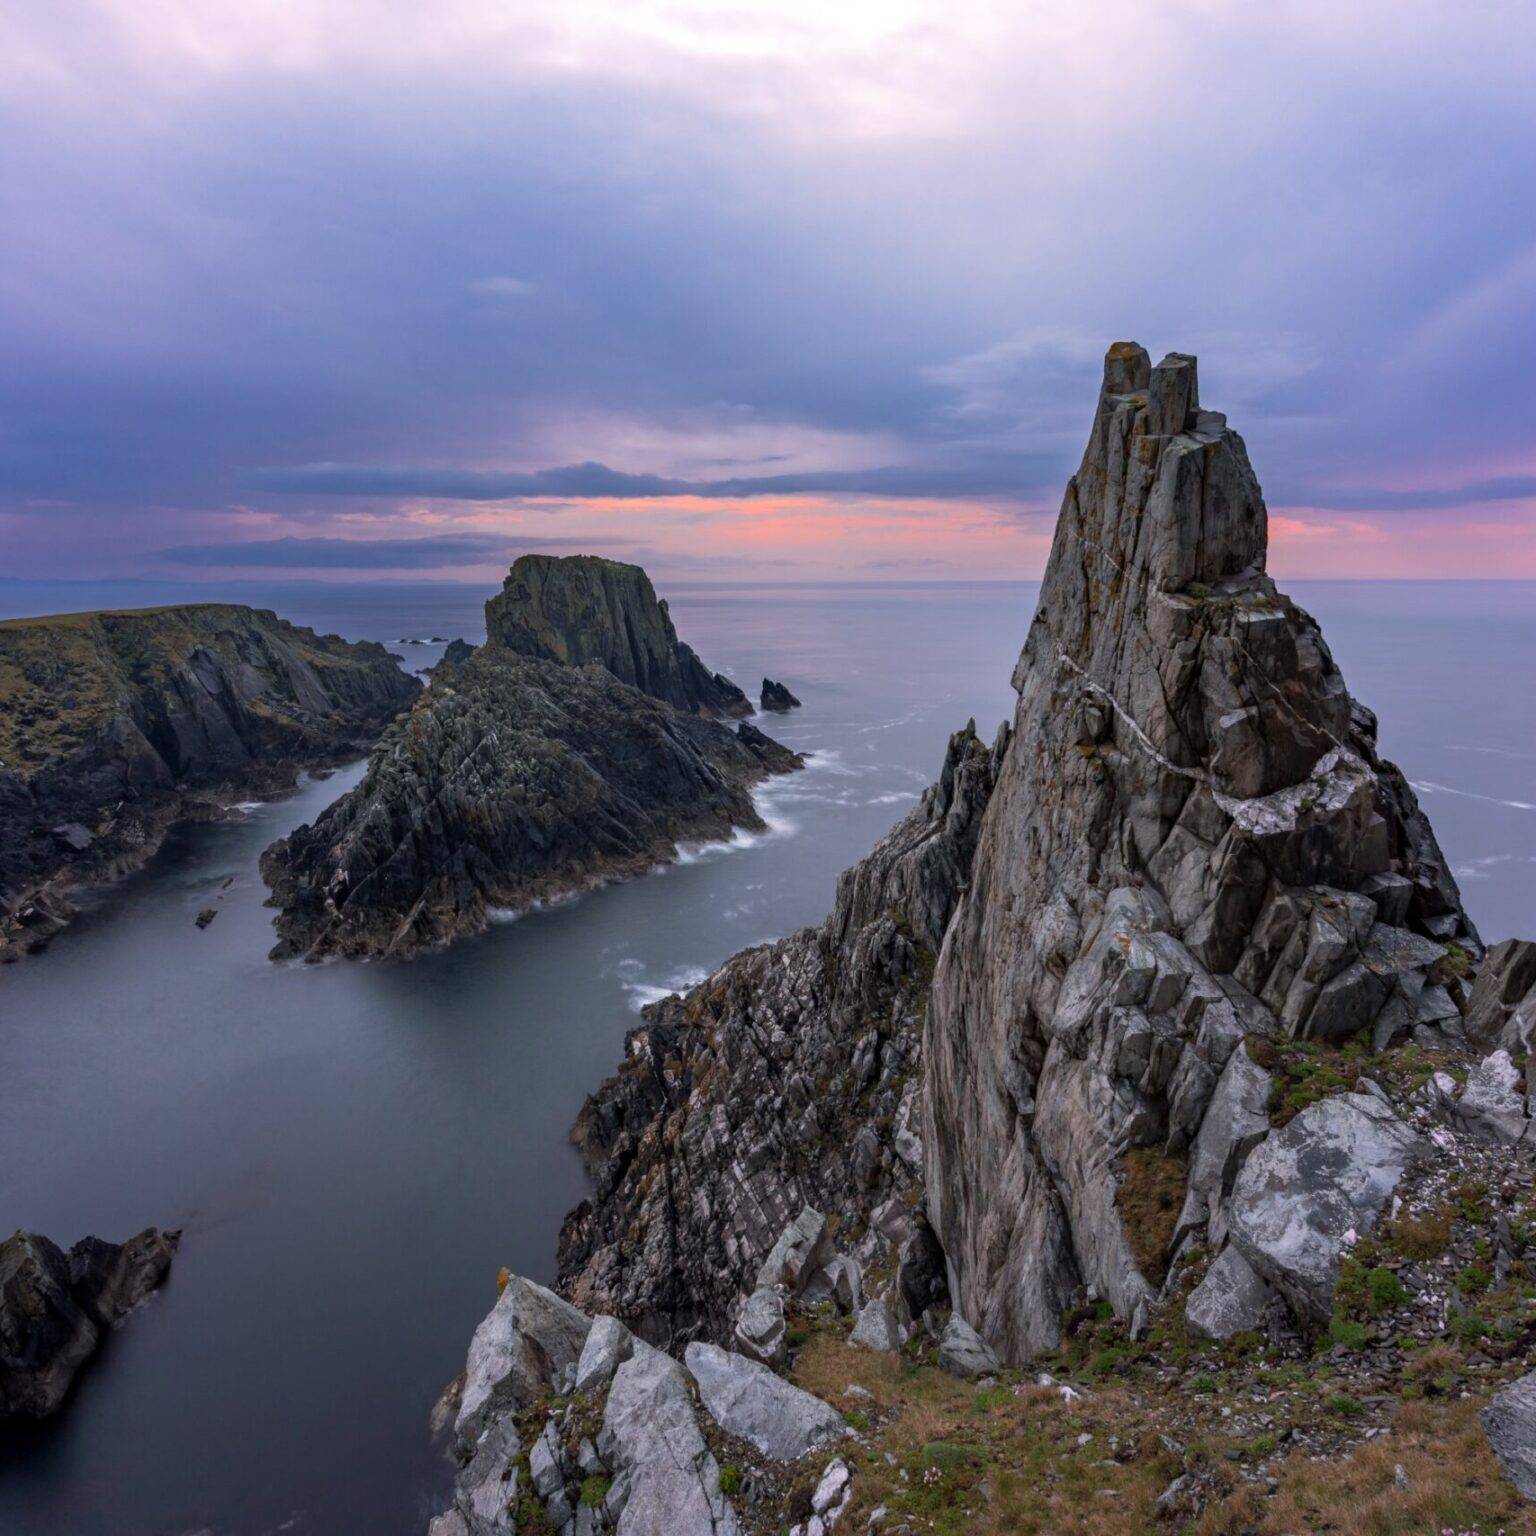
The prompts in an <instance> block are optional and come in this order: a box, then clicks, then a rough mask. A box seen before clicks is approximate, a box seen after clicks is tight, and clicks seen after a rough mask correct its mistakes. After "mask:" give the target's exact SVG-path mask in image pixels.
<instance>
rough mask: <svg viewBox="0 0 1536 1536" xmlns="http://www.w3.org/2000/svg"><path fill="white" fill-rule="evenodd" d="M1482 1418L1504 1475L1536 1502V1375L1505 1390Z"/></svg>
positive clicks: (1523, 1377) (1514, 1383) (1531, 1375)
mask: <svg viewBox="0 0 1536 1536" xmlns="http://www.w3.org/2000/svg"><path fill="white" fill-rule="evenodd" d="M1481 1417H1482V1423H1483V1432H1484V1433H1485V1434H1486V1435H1487V1436H1488V1443H1489V1444H1490V1445H1491V1446H1492V1447H1493V1454H1494V1455H1495V1456H1497V1457H1498V1459H1499V1465H1500V1466H1501V1467H1502V1468H1503V1469H1504V1475H1505V1476H1506V1477H1507V1478H1508V1479H1509V1480H1510V1482H1512V1483H1513V1484H1514V1485H1515V1487H1516V1488H1518V1489H1519V1490H1520V1492H1521V1493H1522V1494H1523V1495H1524V1496H1525V1497H1526V1498H1527V1499H1532V1500H1536V1371H1532V1372H1531V1373H1530V1374H1529V1375H1527V1376H1522V1377H1520V1379H1519V1380H1518V1381H1513V1382H1511V1383H1510V1384H1509V1385H1508V1386H1507V1387H1505V1388H1504V1390H1503V1391H1502V1392H1500V1393H1498V1394H1497V1395H1496V1396H1495V1397H1494V1399H1493V1401H1492V1402H1490V1403H1489V1404H1488V1406H1487V1407H1486V1408H1484V1409H1483V1412H1482V1416H1481Z"/></svg>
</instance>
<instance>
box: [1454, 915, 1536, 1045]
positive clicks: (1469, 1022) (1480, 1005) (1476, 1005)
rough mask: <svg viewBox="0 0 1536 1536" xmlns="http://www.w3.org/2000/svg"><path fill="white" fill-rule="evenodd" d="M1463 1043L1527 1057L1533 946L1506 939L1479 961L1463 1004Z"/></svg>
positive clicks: (1534, 1032)
mask: <svg viewBox="0 0 1536 1536" xmlns="http://www.w3.org/2000/svg"><path fill="white" fill-rule="evenodd" d="M1466 1030H1467V1039H1469V1040H1470V1041H1471V1042H1472V1043H1473V1044H1474V1045H1476V1046H1478V1047H1480V1048H1481V1049H1483V1050H1492V1049H1493V1048H1495V1047H1498V1046H1502V1047H1503V1048H1504V1049H1505V1050H1506V1051H1508V1052H1510V1054H1511V1055H1525V1054H1527V1053H1528V1052H1529V1051H1530V1049H1531V1046H1532V1044H1533V1043H1536V943H1532V942H1531V941H1530V940H1529V939H1506V940H1505V941H1504V942H1503V943H1502V944H1495V945H1494V946H1493V947H1492V948H1491V949H1490V950H1489V951H1488V953H1487V955H1486V956H1485V957H1484V959H1483V963H1482V966H1481V968H1480V969H1479V971H1478V973H1477V980H1476V981H1475V982H1473V984H1472V995H1471V997H1470V998H1469V999H1468V1001H1467V1017H1466Z"/></svg>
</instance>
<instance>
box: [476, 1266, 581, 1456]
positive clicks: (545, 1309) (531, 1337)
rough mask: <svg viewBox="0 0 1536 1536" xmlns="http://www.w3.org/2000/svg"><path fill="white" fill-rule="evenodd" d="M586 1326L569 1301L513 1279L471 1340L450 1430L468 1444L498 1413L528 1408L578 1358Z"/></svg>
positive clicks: (531, 1282) (526, 1281)
mask: <svg viewBox="0 0 1536 1536" xmlns="http://www.w3.org/2000/svg"><path fill="white" fill-rule="evenodd" d="M591 1326H592V1324H591V1322H590V1321H589V1320H588V1319H587V1318H585V1317H583V1316H582V1315H581V1313H580V1312H578V1311H577V1310H576V1308H575V1307H573V1306H572V1305H571V1304H570V1303H569V1302H568V1301H564V1300H562V1299H561V1298H560V1297H559V1296H556V1295H555V1293H554V1292H553V1291H550V1290H546V1289H545V1288H544V1287H543V1286H542V1285H537V1284H535V1283H534V1282H533V1281H532V1280H525V1279H523V1277H522V1276H521V1275H513V1276H512V1277H511V1278H510V1279H509V1280H508V1281H507V1284H506V1287H505V1289H504V1290H503V1291H502V1293H501V1295H500V1297H498V1298H497V1301H496V1305H495V1306H494V1307H492V1308H491V1310H490V1312H489V1313H487V1314H486V1316H485V1318H484V1320H483V1321H482V1322H481V1324H480V1326H479V1327H478V1328H476V1329H475V1336H474V1338H473V1339H471V1340H470V1345H469V1359H468V1361H467V1363H466V1365H465V1372H464V1395H463V1398H462V1400H461V1402H460V1406H459V1415H458V1418H457V1419H455V1421H454V1430H455V1432H456V1433H457V1434H458V1436H459V1438H460V1439H461V1440H464V1441H469V1442H473V1441H474V1440H476V1439H477V1438H478V1437H479V1435H480V1433H481V1431H482V1430H483V1429H484V1428H485V1426H486V1424H487V1422H488V1421H489V1420H490V1418H491V1417H492V1415H493V1414H495V1413H496V1412H497V1411H498V1410H500V1409H502V1408H504V1407H509V1408H511V1409H512V1410H513V1411H514V1412H517V1411H520V1410H521V1409H523V1408H526V1407H528V1405H529V1404H530V1403H532V1402H533V1401H534V1399H535V1398H537V1397H538V1396H539V1394H540V1393H541V1392H543V1390H544V1389H545V1387H547V1386H548V1385H549V1382H550V1379H551V1378H552V1377H553V1376H554V1374H555V1372H556V1371H562V1370H564V1369H566V1368H567V1367H568V1366H572V1365H575V1364H576V1362H577V1361H578V1360H579V1359H580V1358H581V1351H582V1346H583V1345H584V1344H585V1343H586V1340H587V1333H588V1331H589V1330H590V1328H591Z"/></svg>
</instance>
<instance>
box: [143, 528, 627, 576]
mask: <svg viewBox="0 0 1536 1536" xmlns="http://www.w3.org/2000/svg"><path fill="white" fill-rule="evenodd" d="M629 542H630V541H629V540H627V539H614V538H609V537H606V536H605V537H603V538H601V539H592V538H558V539H545V538H525V537H522V536H520V535H517V534H476V533H446V534H437V535H433V536H431V537H428V538H420V539H332V538H294V537H285V538H281V539H249V540H246V541H244V542H242V543H230V544H180V545H174V546H172V547H171V548H169V549H158V550H155V551H154V552H153V553H154V555H155V557H156V558H157V559H160V560H164V561H168V562H169V563H170V564H172V565H191V566H209V567H214V566H250V567H257V568H261V569H265V570H349V571H399V570H415V571H426V570H437V569H440V568H442V567H445V566H457V565H487V564H495V563H499V562H501V561H503V560H506V561H510V560H511V558H512V557H513V556H514V555H518V554H526V553H528V552H530V551H535V550H540V551H542V550H557V549H559V550H564V549H569V550H572V551H588V550H592V549H596V548H598V547H599V546H601V547H602V548H604V549H609V548H614V547H617V546H620V545H625V544H628V543H629Z"/></svg>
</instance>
